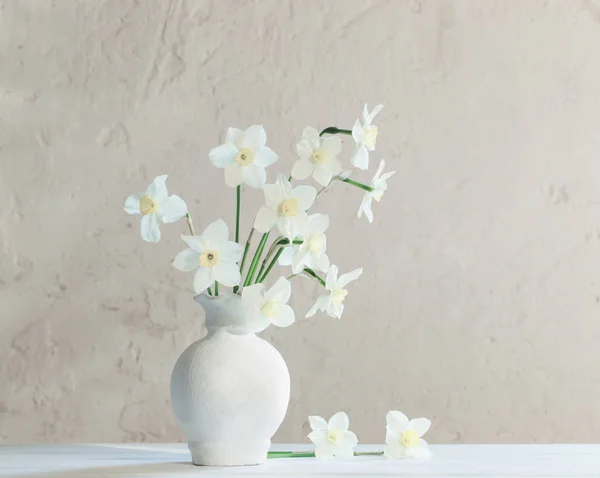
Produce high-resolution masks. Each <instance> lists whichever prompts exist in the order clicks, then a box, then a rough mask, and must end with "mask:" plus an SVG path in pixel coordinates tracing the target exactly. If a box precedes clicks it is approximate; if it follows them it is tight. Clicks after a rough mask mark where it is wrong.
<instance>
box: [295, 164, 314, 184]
mask: <svg viewBox="0 0 600 478" xmlns="http://www.w3.org/2000/svg"><path fill="white" fill-rule="evenodd" d="M313 168H314V164H313V163H312V162H311V161H310V160H308V159H298V160H297V161H296V162H295V163H294V166H293V167H292V177H293V178H294V179H306V178H307V177H309V176H310V175H311V174H312V172H313Z"/></svg>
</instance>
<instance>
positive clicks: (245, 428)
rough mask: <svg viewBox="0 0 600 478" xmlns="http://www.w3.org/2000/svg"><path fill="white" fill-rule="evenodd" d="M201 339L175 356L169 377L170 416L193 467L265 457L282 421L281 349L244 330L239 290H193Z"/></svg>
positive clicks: (286, 388) (285, 395)
mask: <svg viewBox="0 0 600 478" xmlns="http://www.w3.org/2000/svg"><path fill="white" fill-rule="evenodd" d="M196 301H197V302H199V303H200V304H201V305H202V307H203V308H204V311H205V312H206V318H205V325H206V328H207V330H208V334H207V335H206V337H204V338H202V339H200V340H198V341H197V342H194V343H193V344H192V345H190V346H189V347H188V348H187V349H186V350H185V351H184V352H183V353H182V354H181V356H180V357H179V359H178V360H177V363H176V364H175V368H174V369H173V373H172V375H171V403H172V405H173V411H174V413H175V418H176V419H177V422H178V423H179V426H180V427H181V429H182V430H183V432H184V433H185V435H186V436H187V438H188V447H189V449H190V451H191V453H192V461H193V462H194V464H195V465H214V466H229V465H255V464H259V463H263V462H264V461H265V460H266V458H267V452H268V450H269V447H270V445H271V437H272V436H273V435H274V434H275V432H276V431H277V429H278V428H279V425H281V422H282V421H283V418H284V416H285V413H286V411H287V407H288V402H289V398H290V375H289V372H288V369H287V366H286V364H285V361H284V360H283V357H281V355H280V354H279V352H278V351H277V350H276V349H275V348H274V347H273V346H272V345H271V344H269V343H268V342H266V341H264V340H263V339H261V338H259V337H257V336H256V335H255V334H253V333H248V331H247V327H246V324H247V320H246V315H245V313H244V308H243V307H242V302H241V299H240V296H239V295H236V294H224V295H220V296H219V297H216V298H214V297H209V296H207V295H203V294H201V295H198V296H196Z"/></svg>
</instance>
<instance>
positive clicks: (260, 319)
mask: <svg viewBox="0 0 600 478" xmlns="http://www.w3.org/2000/svg"><path fill="white" fill-rule="evenodd" d="M382 108H383V106H382V105H379V106H377V107H375V109H374V110H373V111H372V112H371V113H369V111H368V109H367V105H365V107H364V112H363V117H362V121H361V120H356V122H355V123H354V126H353V128H352V129H351V130H349V129H340V128H337V127H329V128H325V129H324V130H322V131H321V133H318V132H317V130H316V129H314V128H312V127H306V128H305V129H304V131H303V133H302V140H301V141H300V142H299V143H298V144H297V145H296V153H297V156H298V159H297V160H296V161H295V162H294V164H293V165H292V168H291V173H290V174H289V175H283V174H279V176H278V178H277V180H276V181H275V183H273V184H265V183H266V178H267V174H266V168H267V167H268V166H271V165H272V164H273V163H275V162H276V161H277V160H278V155H277V154H276V153H275V152H274V151H273V150H272V149H270V148H269V147H267V146H266V139H267V138H266V133H265V130H264V129H263V127H262V126H257V125H255V126H251V127H249V128H248V129H246V130H245V131H242V130H239V129H236V128H229V129H228V130H227V134H226V138H225V143H224V144H222V145H220V146H217V147H216V148H214V149H212V150H211V151H210V153H209V158H210V161H211V162H212V164H213V165H214V166H216V167H217V168H222V169H224V171H225V183H226V184H227V186H229V187H232V188H236V194H237V201H236V204H237V207H236V222H235V241H230V240H229V229H228V227H227V225H226V223H225V222H224V221H223V220H222V219H218V220H217V221H215V222H213V223H211V224H209V225H208V226H207V227H206V228H205V229H204V231H203V232H202V234H200V235H196V234H195V231H194V227H193V223H192V219H191V217H190V214H189V212H188V210H187V206H186V204H185V202H184V201H183V200H182V199H181V198H180V197H179V196H176V195H172V196H169V195H168V193H167V188H166V184H165V182H166V179H167V176H166V175H163V176H159V177H157V178H156V179H155V180H154V182H153V183H152V184H151V185H150V187H149V188H148V189H147V190H146V192H145V193H141V194H134V195H131V196H129V197H128V198H127V201H126V202H125V211H126V212H127V213H129V214H141V215H142V220H141V235H142V239H144V240H145V241H148V242H157V241H158V240H159V239H160V229H159V224H160V223H161V222H163V223H171V222H174V221H177V220H179V219H182V218H184V219H185V220H186V222H187V224H188V226H189V230H190V234H191V235H189V236H186V235H184V236H182V239H183V241H184V242H185V243H186V244H187V246H188V247H189V248H188V249H185V250H183V251H182V252H180V253H179V254H178V255H177V257H176V258H175V260H174V261H173V265H174V266H175V267H176V268H177V269H179V270H181V271H195V276H194V290H195V291H196V293H197V294H201V293H207V294H208V295H210V296H218V295H219V294H220V293H222V292H223V290H222V287H224V286H225V287H231V288H233V290H232V292H233V293H234V294H240V295H241V296H242V302H243V303H244V306H245V309H246V310H253V311H254V314H253V316H254V320H253V326H252V330H253V331H254V332H258V331H260V330H264V329H265V328H266V327H268V326H269V325H270V324H274V325H276V326H279V327H287V326H289V325H290V324H292V323H293V322H294V320H295V316H294V311H293V310H292V309H291V308H290V307H289V306H288V305H287V301H288V300H289V298H290V294H291V283H290V280H291V279H293V278H294V277H298V276H301V275H303V276H306V277H309V278H311V279H313V280H316V281H318V282H319V283H320V284H321V285H322V286H323V287H324V289H325V292H326V293H325V294H323V295H321V296H320V297H319V298H318V299H317V301H316V303H315V304H314V305H313V306H312V307H311V309H310V310H309V311H308V313H307V314H306V317H310V316H312V315H314V314H315V313H316V312H317V310H320V311H325V312H327V314H329V315H330V316H332V317H336V318H340V317H341V315H342V312H343V310H344V305H343V301H344V298H345V297H346V295H347V293H348V292H347V290H346V289H345V287H346V286H347V284H348V283H349V282H351V281H353V280H356V279H357V278H358V277H359V276H360V275H361V273H362V269H360V268H359V269H355V270H353V271H352V272H349V273H347V274H342V275H341V276H339V277H338V268H337V266H335V265H330V261H329V257H328V256H327V239H326V236H325V232H326V231H327V228H328V227H329V216H328V215H326V214H320V213H315V214H309V213H310V211H311V209H312V208H313V206H314V203H315V201H316V199H317V198H318V197H319V195H320V194H321V193H322V192H323V191H325V190H326V189H327V188H329V187H331V186H332V185H333V184H334V183H335V182H342V183H346V184H349V185H351V186H354V187H357V188H359V189H361V190H362V191H363V192H364V195H363V198H362V201H361V203H360V206H359V209H358V217H359V218H360V217H361V216H362V214H363V213H364V214H365V216H366V217H367V219H368V220H369V222H372V221H373V213H372V211H371V203H372V201H373V199H375V200H376V201H379V200H381V197H382V196H383V194H384V192H385V190H386V188H387V180H388V179H389V178H390V177H391V176H392V175H393V174H394V171H390V172H387V173H383V168H384V166H385V162H384V161H383V159H382V160H381V163H380V164H379V167H378V169H377V172H376V173H375V176H374V177H373V180H372V181H371V183H370V184H363V183H361V182H358V181H355V180H352V179H350V176H351V175H352V173H353V172H354V168H359V169H363V170H366V169H367V168H368V167H369V152H371V151H374V149H375V145H376V140H377V126H375V125H373V124H372V123H373V120H374V118H375V116H376V115H377V114H378V113H379V111H381V109H382ZM340 135H351V136H352V138H353V139H354V142H355V145H354V149H353V151H352V153H351V155H350V158H349V163H350V164H349V165H348V166H350V165H351V168H349V169H345V168H346V166H345V165H344V164H343V160H342V159H341V154H342V140H341V138H340ZM311 176H312V179H314V181H315V182H316V183H317V184H318V185H319V186H320V189H319V190H318V191H317V189H315V188H314V187H313V186H309V185H293V184H292V183H293V182H294V183H295V182H296V181H298V180H304V179H307V178H309V177H311ZM244 184H245V185H247V186H249V187H250V188H254V189H262V190H263V193H264V197H265V204H264V205H263V206H262V207H261V208H260V210H259V211H258V213H257V214H256V216H255V219H254V225H253V228H252V230H251V231H250V233H249V235H248V238H247V239H246V241H245V242H244V243H242V242H240V204H241V195H242V186H243V185H244ZM274 229H275V230H276V231H277V232H278V235H277V236H276V237H275V239H273V241H272V243H271V244H270V246H268V247H267V242H268V240H269V237H270V236H271V233H272V232H273V230H274ZM255 233H260V234H262V236H261V237H260V240H259V242H258V245H257V246H256V248H255V249H254V250H252V240H253V238H254V235H255ZM265 250H266V253H265ZM251 252H253V255H252V254H251ZM263 254H264V257H263ZM251 256H252V258H251V259H250V257H251ZM278 262H279V264H280V265H282V266H290V267H291V274H289V275H287V277H286V276H281V277H279V278H278V279H277V280H275V281H274V282H273V285H272V286H271V287H270V288H266V287H265V281H266V279H267V278H268V277H269V274H270V273H271V272H272V269H273V267H274V266H275V264H276V263H278ZM246 266H248V267H247V268H246ZM323 273H324V274H325V277H323V276H322V274H323Z"/></svg>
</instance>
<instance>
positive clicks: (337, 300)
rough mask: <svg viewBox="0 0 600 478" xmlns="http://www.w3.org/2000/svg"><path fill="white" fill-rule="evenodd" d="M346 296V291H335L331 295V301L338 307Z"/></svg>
mask: <svg viewBox="0 0 600 478" xmlns="http://www.w3.org/2000/svg"><path fill="white" fill-rule="evenodd" d="M347 295H348V291H347V290H346V289H335V290H334V291H333V292H332V293H331V296H332V297H331V300H332V301H333V303H334V304H335V305H340V304H341V303H342V302H343V301H344V299H345V298H346V296H347Z"/></svg>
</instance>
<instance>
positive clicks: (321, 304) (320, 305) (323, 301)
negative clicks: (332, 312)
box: [304, 294, 331, 318]
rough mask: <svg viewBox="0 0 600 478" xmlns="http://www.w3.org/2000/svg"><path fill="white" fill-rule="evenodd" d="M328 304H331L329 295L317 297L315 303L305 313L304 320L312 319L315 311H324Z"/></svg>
mask: <svg viewBox="0 0 600 478" xmlns="http://www.w3.org/2000/svg"><path fill="white" fill-rule="evenodd" d="M330 302H331V295H329V294H328V295H321V296H319V297H317V301H316V302H315V303H314V305H313V306H312V307H311V308H310V309H309V310H308V312H307V313H306V315H305V316H304V317H305V318H308V317H312V316H313V315H315V314H316V313H317V310H325V308H326V307H327V306H328V305H329V303H330Z"/></svg>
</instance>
